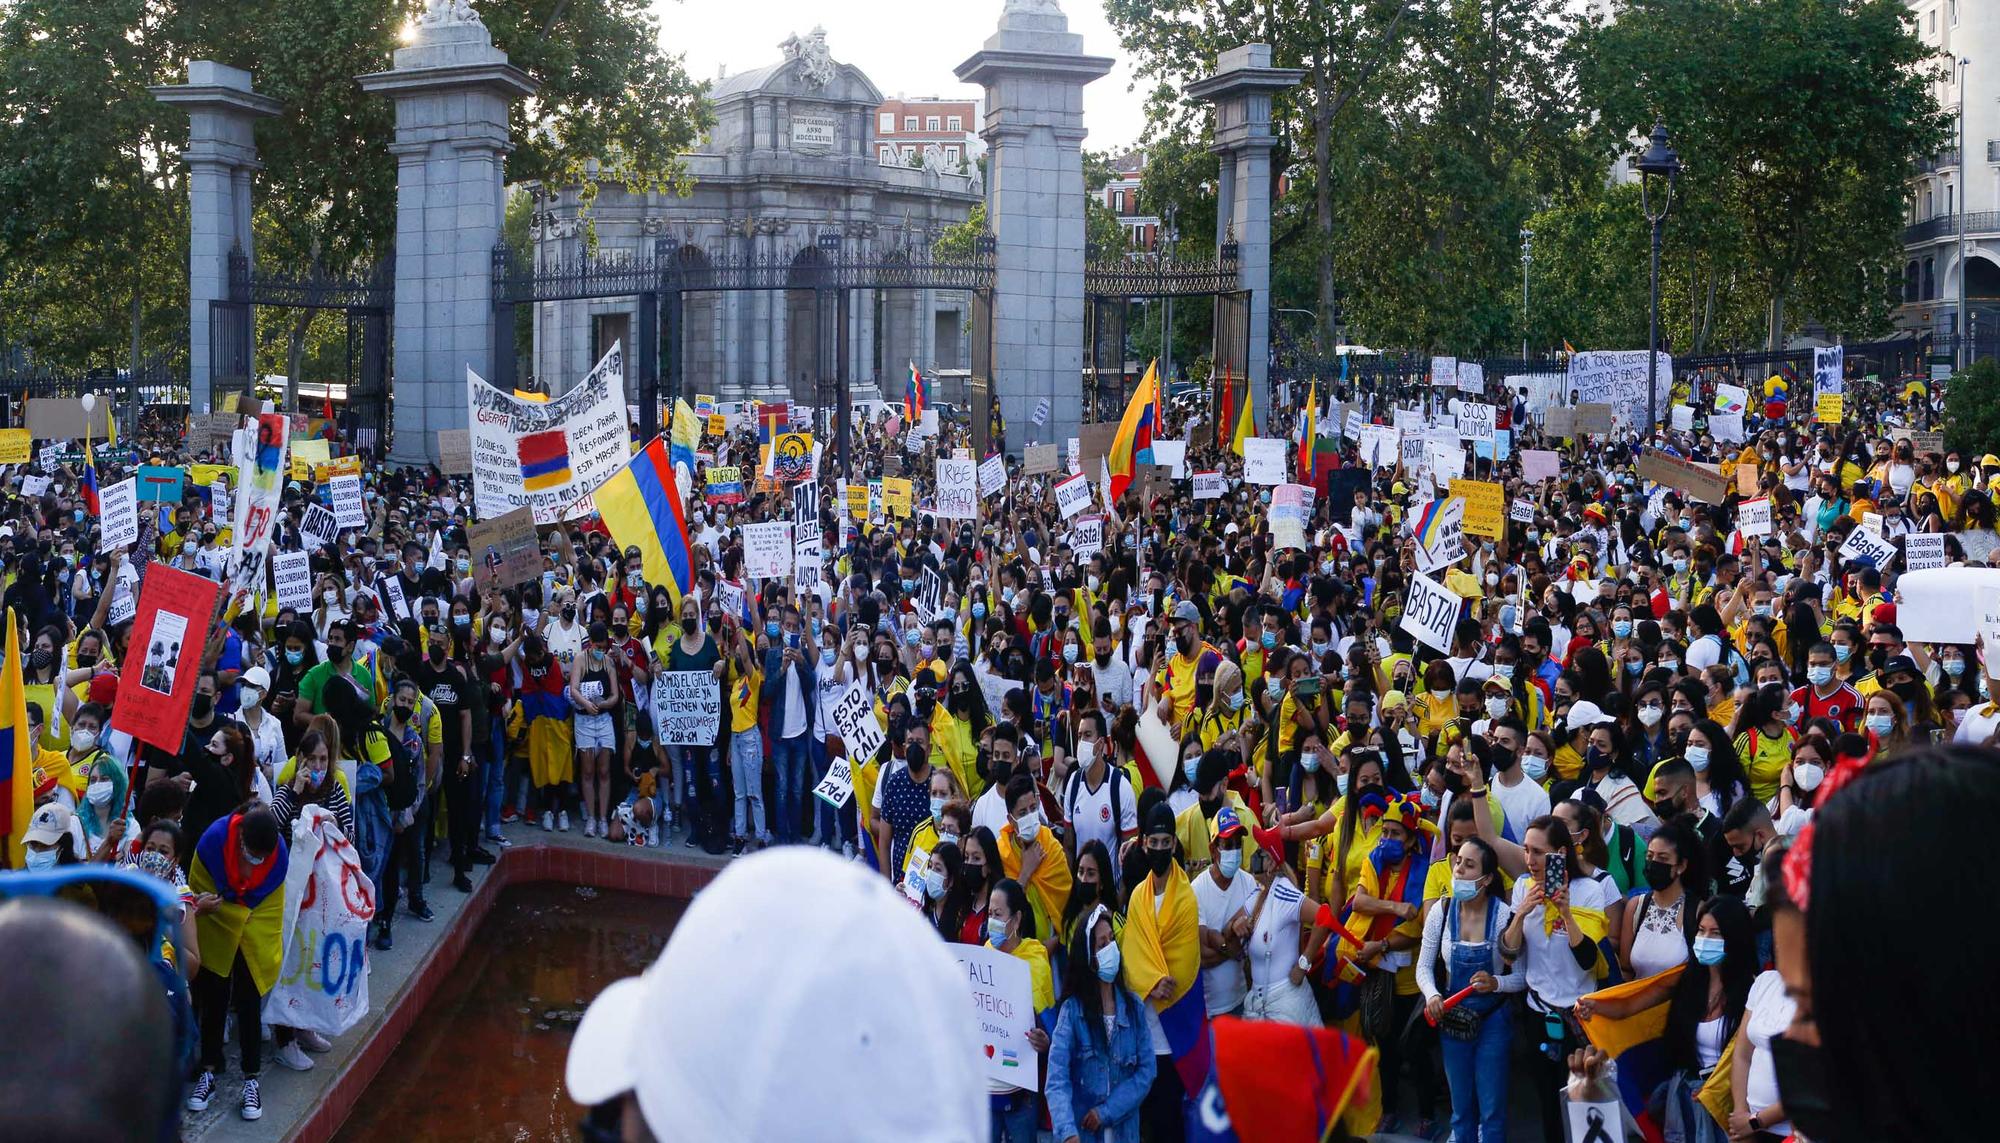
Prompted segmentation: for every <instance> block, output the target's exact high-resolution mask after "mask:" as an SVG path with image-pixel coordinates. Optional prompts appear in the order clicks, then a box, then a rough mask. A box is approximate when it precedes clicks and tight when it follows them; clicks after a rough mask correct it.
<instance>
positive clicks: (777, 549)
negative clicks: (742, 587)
mask: <svg viewBox="0 0 2000 1143" xmlns="http://www.w3.org/2000/svg"><path fill="white" fill-rule="evenodd" d="M796 564H797V561H796V560H795V559H794V558H793V556H792V526H791V525H790V524H786V523H784V522H782V521H777V522H772V523H764V524H746V525H744V526H743V574H744V575H746V576H749V577H750V578H751V579H781V578H783V577H784V576H787V575H790V574H792V569H793V568H794V567H795V566H796Z"/></svg>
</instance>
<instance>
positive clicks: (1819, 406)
mask: <svg viewBox="0 0 2000 1143" xmlns="http://www.w3.org/2000/svg"><path fill="white" fill-rule="evenodd" d="M1846 400H1847V398H1846V396H1845V395H1844V394H1840V393H1821V394H1820V395H1819V396H1818V397H1816V398H1814V400H1813V420H1815V421H1818V422H1819V423H1820V424H1822V425H1837V424H1839V423H1840V418H1841V416H1842V407H1843V406H1844V404H1845V403H1846Z"/></svg>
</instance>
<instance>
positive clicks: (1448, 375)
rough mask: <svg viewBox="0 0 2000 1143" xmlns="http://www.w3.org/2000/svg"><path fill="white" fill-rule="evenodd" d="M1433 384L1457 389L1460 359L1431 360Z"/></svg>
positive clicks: (1442, 358)
mask: <svg viewBox="0 0 2000 1143" xmlns="http://www.w3.org/2000/svg"><path fill="white" fill-rule="evenodd" d="M1431 384H1433V385H1446V386H1450V387H1452V388H1456V387H1457V386H1458V358H1456V357H1433V358H1431Z"/></svg>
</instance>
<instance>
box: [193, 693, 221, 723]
mask: <svg viewBox="0 0 2000 1143" xmlns="http://www.w3.org/2000/svg"><path fill="white" fill-rule="evenodd" d="M188 713H189V714H190V715H193V716H194V720H195V721H196V722H200V721H201V720H203V719H205V718H207V717H208V716H209V715H211V714H214V713H215V696H214V695H205V694H201V693H199V692H197V693H196V694H195V696H194V703H193V705H192V706H190V707H189V708H188Z"/></svg>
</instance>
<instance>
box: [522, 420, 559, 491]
mask: <svg viewBox="0 0 2000 1143" xmlns="http://www.w3.org/2000/svg"><path fill="white" fill-rule="evenodd" d="M519 447H520V457H521V486H522V487H523V488H526V489H527V490H528V491H530V492H545V491H547V490H548V489H551V488H561V487H562V486H563V485H565V484H568V483H569V481H570V469H569V434H568V433H567V432H565V431H563V430H562V429H546V430H544V431H542V432H539V433H529V434H528V435H527V436H524V437H522V438H521V443H520V446H519Z"/></svg>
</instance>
